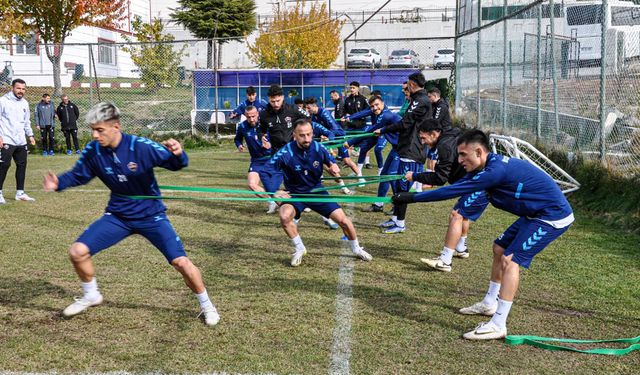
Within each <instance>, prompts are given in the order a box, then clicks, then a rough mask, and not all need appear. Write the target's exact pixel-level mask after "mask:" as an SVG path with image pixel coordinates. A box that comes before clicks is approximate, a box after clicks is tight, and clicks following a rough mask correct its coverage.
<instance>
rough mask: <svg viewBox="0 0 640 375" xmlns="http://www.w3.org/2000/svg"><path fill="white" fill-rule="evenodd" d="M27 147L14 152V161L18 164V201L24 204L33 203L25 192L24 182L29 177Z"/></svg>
mask: <svg viewBox="0 0 640 375" xmlns="http://www.w3.org/2000/svg"><path fill="white" fill-rule="evenodd" d="M28 154H29V152H28V151H27V146H26V145H25V146H17V147H16V148H15V150H14V151H13V161H14V162H15V163H16V200H17V201H23V202H33V201H35V199H33V198H31V197H30V196H28V195H27V194H26V193H25V192H24V180H25V178H26V175H27V155H28Z"/></svg>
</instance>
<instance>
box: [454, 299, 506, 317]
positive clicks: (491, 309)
mask: <svg viewBox="0 0 640 375" xmlns="http://www.w3.org/2000/svg"><path fill="white" fill-rule="evenodd" d="M497 309H498V304H497V303H496V304H495V305H493V306H487V305H485V304H484V303H482V302H478V303H474V304H473V305H471V306H469V307H463V308H461V309H460V310H458V311H459V312H460V314H464V315H487V316H492V315H493V314H495V313H496V310H497Z"/></svg>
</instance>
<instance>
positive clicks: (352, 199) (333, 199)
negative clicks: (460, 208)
mask: <svg viewBox="0 0 640 375" xmlns="http://www.w3.org/2000/svg"><path fill="white" fill-rule="evenodd" d="M324 196H325V197H326V195H324ZM126 197H127V198H130V199H138V200H140V199H162V200H167V199H172V200H205V201H263V202H268V201H275V202H310V203H375V202H383V203H390V202H391V198H389V197H371V196H368V197H363V196H360V197H358V196H341V197H340V196H330V197H329V198H320V197H318V196H311V197H308V198H307V197H305V195H304V194H299V195H298V196H297V197H295V198H275V197H272V198H259V197H188V196H184V197H178V196H176V197H173V196H156V195H126Z"/></svg>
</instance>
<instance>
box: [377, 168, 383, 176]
mask: <svg viewBox="0 0 640 375" xmlns="http://www.w3.org/2000/svg"><path fill="white" fill-rule="evenodd" d="M380 173H382V168H378V176H380Z"/></svg>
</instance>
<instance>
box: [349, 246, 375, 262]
mask: <svg viewBox="0 0 640 375" xmlns="http://www.w3.org/2000/svg"><path fill="white" fill-rule="evenodd" d="M353 254H354V255H355V256H357V257H358V258H360V259H362V260H364V261H366V262H369V261H371V260H372V259H373V257H372V256H371V254H369V253H368V252H367V251H366V250H365V249H364V248H362V247H361V248H359V249H358V250H354V251H353Z"/></svg>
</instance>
